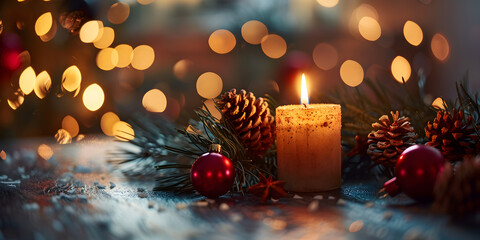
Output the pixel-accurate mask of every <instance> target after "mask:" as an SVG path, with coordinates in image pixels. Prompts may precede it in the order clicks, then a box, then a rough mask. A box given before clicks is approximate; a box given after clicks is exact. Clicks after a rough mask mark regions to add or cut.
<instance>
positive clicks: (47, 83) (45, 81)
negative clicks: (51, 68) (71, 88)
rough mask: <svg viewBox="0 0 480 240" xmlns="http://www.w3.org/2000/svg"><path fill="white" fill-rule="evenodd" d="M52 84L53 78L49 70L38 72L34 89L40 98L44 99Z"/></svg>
mask: <svg viewBox="0 0 480 240" xmlns="http://www.w3.org/2000/svg"><path fill="white" fill-rule="evenodd" d="M51 86H52V79H51V78H50V75H49V74H48V72H47V71H43V72H41V73H39V74H38V76H37V78H36V79H35V87H34V89H33V90H34V91H35V94H36V95H37V97H38V98H40V99H43V98H44V97H46V96H47V93H48V91H49V90H50V87H51Z"/></svg>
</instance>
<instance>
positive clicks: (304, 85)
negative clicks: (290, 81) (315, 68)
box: [300, 74, 308, 104]
mask: <svg viewBox="0 0 480 240" xmlns="http://www.w3.org/2000/svg"><path fill="white" fill-rule="evenodd" d="M300 103H301V104H308V91H307V81H306V80H305V74H302V95H301V98H300Z"/></svg>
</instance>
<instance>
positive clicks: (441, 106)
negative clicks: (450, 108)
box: [432, 97, 445, 110]
mask: <svg viewBox="0 0 480 240" xmlns="http://www.w3.org/2000/svg"><path fill="white" fill-rule="evenodd" d="M432 107H434V108H436V109H442V110H445V106H444V101H443V99H442V98H441V97H437V98H435V100H433V102H432Z"/></svg>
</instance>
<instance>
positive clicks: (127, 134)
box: [113, 121, 135, 141]
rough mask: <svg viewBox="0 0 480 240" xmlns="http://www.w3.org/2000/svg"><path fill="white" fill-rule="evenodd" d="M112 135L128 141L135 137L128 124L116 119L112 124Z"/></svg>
mask: <svg viewBox="0 0 480 240" xmlns="http://www.w3.org/2000/svg"><path fill="white" fill-rule="evenodd" d="M113 136H115V137H116V138H117V139H119V140H121V141H129V140H133V139H135V132H134V131H133V128H132V126H131V125H130V124H128V123H126V122H123V121H118V122H116V123H115V124H114V125H113Z"/></svg>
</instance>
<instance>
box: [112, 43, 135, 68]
mask: <svg viewBox="0 0 480 240" xmlns="http://www.w3.org/2000/svg"><path fill="white" fill-rule="evenodd" d="M115 50H117V53H118V63H117V67H119V68H124V67H127V66H128V65H129V64H130V63H131V62H132V59H133V48H132V46H130V45H127V44H120V45H118V46H116V47H115Z"/></svg>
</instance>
